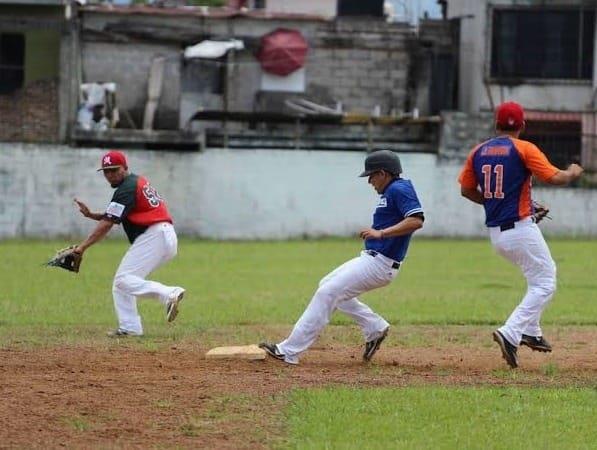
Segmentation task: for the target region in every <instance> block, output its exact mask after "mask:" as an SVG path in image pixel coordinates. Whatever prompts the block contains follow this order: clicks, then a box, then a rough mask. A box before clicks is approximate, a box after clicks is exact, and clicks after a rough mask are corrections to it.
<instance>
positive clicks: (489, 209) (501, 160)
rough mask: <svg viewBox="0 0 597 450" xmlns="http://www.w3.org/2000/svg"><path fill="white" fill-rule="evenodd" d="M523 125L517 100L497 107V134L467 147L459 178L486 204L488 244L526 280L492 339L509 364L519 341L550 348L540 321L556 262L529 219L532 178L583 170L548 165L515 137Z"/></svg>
mask: <svg viewBox="0 0 597 450" xmlns="http://www.w3.org/2000/svg"><path fill="white" fill-rule="evenodd" d="M524 126H525V122H524V111H523V109H522V107H521V106H520V105H519V104H518V103H514V102H506V103H503V104H501V105H500V106H498V108H497V110H496V114H495V129H496V132H497V136H496V137H494V138H492V139H489V140H488V141H485V142H483V143H481V144H479V145H477V146H476V147H475V148H474V149H473V150H472V151H471V152H470V154H469V156H468V158H467V160H466V163H465V164H464V167H463V169H462V172H461V173H460V177H459V182H460V185H461V193H462V195H463V196H464V197H466V198H467V199H469V200H470V201H472V202H474V203H478V204H480V205H483V207H484V209H485V216H486V221H485V224H486V225H487V227H488V228H489V237H490V239H491V243H492V245H493V247H494V248H495V250H496V251H497V252H498V253H499V254H500V255H502V256H503V257H504V258H506V259H508V260H509V261H511V262H512V263H513V264H515V265H517V266H518V267H519V268H520V270H521V271H522V273H523V275H524V276H525V278H526V280H527V285H528V288H527V291H526V294H525V295H524V297H523V299H522V301H521V303H520V305H518V307H517V308H516V309H515V310H514V311H513V312H512V314H511V315H510V317H509V318H508V320H507V321H506V323H505V324H504V325H503V326H502V327H500V328H499V329H498V330H496V331H494V333H493V340H494V341H495V342H496V343H497V344H498V345H499V346H500V349H501V351H502V356H503V358H504V359H505V360H506V362H507V363H508V365H509V366H510V367H512V368H515V367H517V366H518V355H517V349H518V346H519V345H521V344H522V345H526V346H528V347H530V348H531V349H533V350H537V351H542V352H550V351H551V345H550V344H549V343H548V342H547V340H546V339H545V338H544V337H543V332H542V330H541V326H540V324H539V322H540V319H541V314H542V312H543V310H544V309H545V307H546V306H547V304H548V302H549V301H550V300H551V298H552V296H553V294H554V292H555V290H556V265H555V263H554V261H553V259H552V257H551V254H550V252H549V248H548V247H547V244H546V243H545V240H544V239H543V235H542V234H541V230H540V229H539V227H538V226H537V224H536V223H535V221H534V220H533V216H534V206H533V202H532V197H531V177H532V176H533V175H534V176H536V177H537V178H539V179H540V180H542V181H543V182H545V183H549V184H553V185H564V184H568V183H570V182H571V181H573V180H575V179H577V178H578V177H580V176H581V174H582V172H583V169H582V167H580V166H579V165H578V164H571V165H570V166H569V167H568V168H567V169H566V170H560V169H558V168H557V167H555V166H553V165H552V164H551V163H550V162H549V161H548V159H547V157H546V156H545V155H544V154H543V152H541V150H539V148H538V147H537V146H536V145H534V144H532V143H530V142H528V141H524V140H522V139H520V138H519V136H520V134H521V133H522V132H523V131H524Z"/></svg>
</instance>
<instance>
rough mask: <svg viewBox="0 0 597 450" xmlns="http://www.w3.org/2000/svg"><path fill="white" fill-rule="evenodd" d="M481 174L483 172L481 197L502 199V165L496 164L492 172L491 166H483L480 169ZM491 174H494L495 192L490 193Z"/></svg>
mask: <svg viewBox="0 0 597 450" xmlns="http://www.w3.org/2000/svg"><path fill="white" fill-rule="evenodd" d="M481 172H483V197H485V198H487V199H489V198H497V199H503V198H504V191H503V186H504V165H503V164H496V165H495V166H494V167H493V170H492V166H491V164H485V165H483V166H482V167H481ZM493 174H495V191H494V192H491V177H492V175H493Z"/></svg>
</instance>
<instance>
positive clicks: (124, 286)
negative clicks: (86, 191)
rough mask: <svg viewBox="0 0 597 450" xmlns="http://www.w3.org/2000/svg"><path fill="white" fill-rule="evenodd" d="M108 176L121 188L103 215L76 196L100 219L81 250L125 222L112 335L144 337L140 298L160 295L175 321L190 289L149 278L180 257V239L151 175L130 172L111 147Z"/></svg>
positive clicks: (104, 164) (85, 212) (91, 215)
mask: <svg viewBox="0 0 597 450" xmlns="http://www.w3.org/2000/svg"><path fill="white" fill-rule="evenodd" d="M98 171H103V174H104V177H105V178H106V180H107V181H108V183H110V186H112V187H113V188H115V189H116V191H115V192H114V195H113V197H112V200H111V202H110V204H109V205H108V207H107V208H106V211H105V212H103V213H92V212H91V211H90V210H89V208H88V207H87V205H85V203H83V202H81V201H79V200H77V199H75V203H76V204H77V205H78V206H79V210H80V211H81V213H82V214H83V215H84V216H85V217H88V218H90V219H93V220H97V221H98V222H99V223H98V224H97V226H96V227H95V230H93V231H92V232H91V234H90V235H89V237H87V239H85V240H84V241H83V242H82V243H81V244H79V245H78V246H77V248H76V251H77V252H79V253H81V254H83V252H85V250H87V249H88V248H89V247H90V246H92V245H93V244H95V243H96V242H98V241H99V240H100V239H102V238H103V237H104V236H106V234H108V232H109V231H110V229H111V228H112V226H113V225H114V224H122V226H123V228H124V231H125V233H126V235H127V237H128V240H129V242H130V243H131V247H130V248H129V249H128V251H127V252H126V254H125V255H124V257H123V258H122V262H121V263H120V266H119V267H118V270H117V271H116V275H115V276H114V284H113V286H112V294H113V296H114V306H115V309H116V314H117V316H118V328H117V329H116V330H115V331H113V332H110V333H109V335H110V336H141V335H142V334H143V327H142V325H141V317H139V314H138V313H137V297H140V296H146V297H154V298H157V299H159V300H160V301H161V302H162V303H163V304H164V305H165V306H166V318H167V320H168V322H171V321H173V320H174V319H175V317H176V315H177V314H178V307H179V305H180V302H181V301H182V298H183V296H184V293H185V290H184V289H183V288H181V287H171V286H165V285H163V284H161V283H158V282H156V281H148V280H145V277H146V276H147V275H149V274H150V273H151V272H153V271H154V270H155V269H157V268H158V267H159V266H161V265H162V264H164V263H165V262H167V261H169V260H171V259H172V258H174V256H176V253H177V246H178V240H177V237H176V232H175V231H174V227H173V226H172V218H171V217H170V214H169V213H168V209H167V207H166V202H165V201H164V200H163V199H162V198H161V197H160V196H159V195H158V193H157V191H156V190H155V189H154V188H153V187H152V186H151V185H150V184H149V181H147V179H146V178H144V177H142V176H139V175H135V174H133V173H129V172H128V165H127V161H126V157H125V156H124V154H123V153H121V152H119V151H114V150H112V151H110V152H108V153H106V154H105V155H104V156H103V157H102V166H101V167H100V168H99V169H98Z"/></svg>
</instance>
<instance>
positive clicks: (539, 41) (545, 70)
mask: <svg viewBox="0 0 597 450" xmlns="http://www.w3.org/2000/svg"><path fill="white" fill-rule="evenodd" d="M492 34H493V35H492V48H491V76H492V77H493V78H503V79H514V80H516V79H518V78H543V79H572V80H590V79H592V77H593V45H594V38H593V36H594V35H595V10H594V9H592V10H586V9H551V10H550V9H545V8H541V9H540V10H539V9H535V8H532V9H524V10H520V9H516V10H508V9H495V10H494V11H493V32H492Z"/></svg>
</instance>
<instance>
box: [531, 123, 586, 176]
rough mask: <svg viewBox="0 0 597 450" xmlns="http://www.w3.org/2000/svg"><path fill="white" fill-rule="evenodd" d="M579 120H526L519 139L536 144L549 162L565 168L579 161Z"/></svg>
mask: <svg viewBox="0 0 597 450" xmlns="http://www.w3.org/2000/svg"><path fill="white" fill-rule="evenodd" d="M581 138H582V125H581V122H575V121H569V122H555V121H527V123H526V129H525V131H524V133H523V134H522V135H521V139H524V140H528V141H531V142H532V143H533V144H535V145H537V147H539V148H540V149H541V150H542V151H543V153H545V155H546V156H547V158H548V159H549V160H550V161H551V163H552V164H553V165H554V166H556V167H558V168H559V169H565V168H566V167H568V165H569V164H571V163H580V158H581V149H582V139H581Z"/></svg>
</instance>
